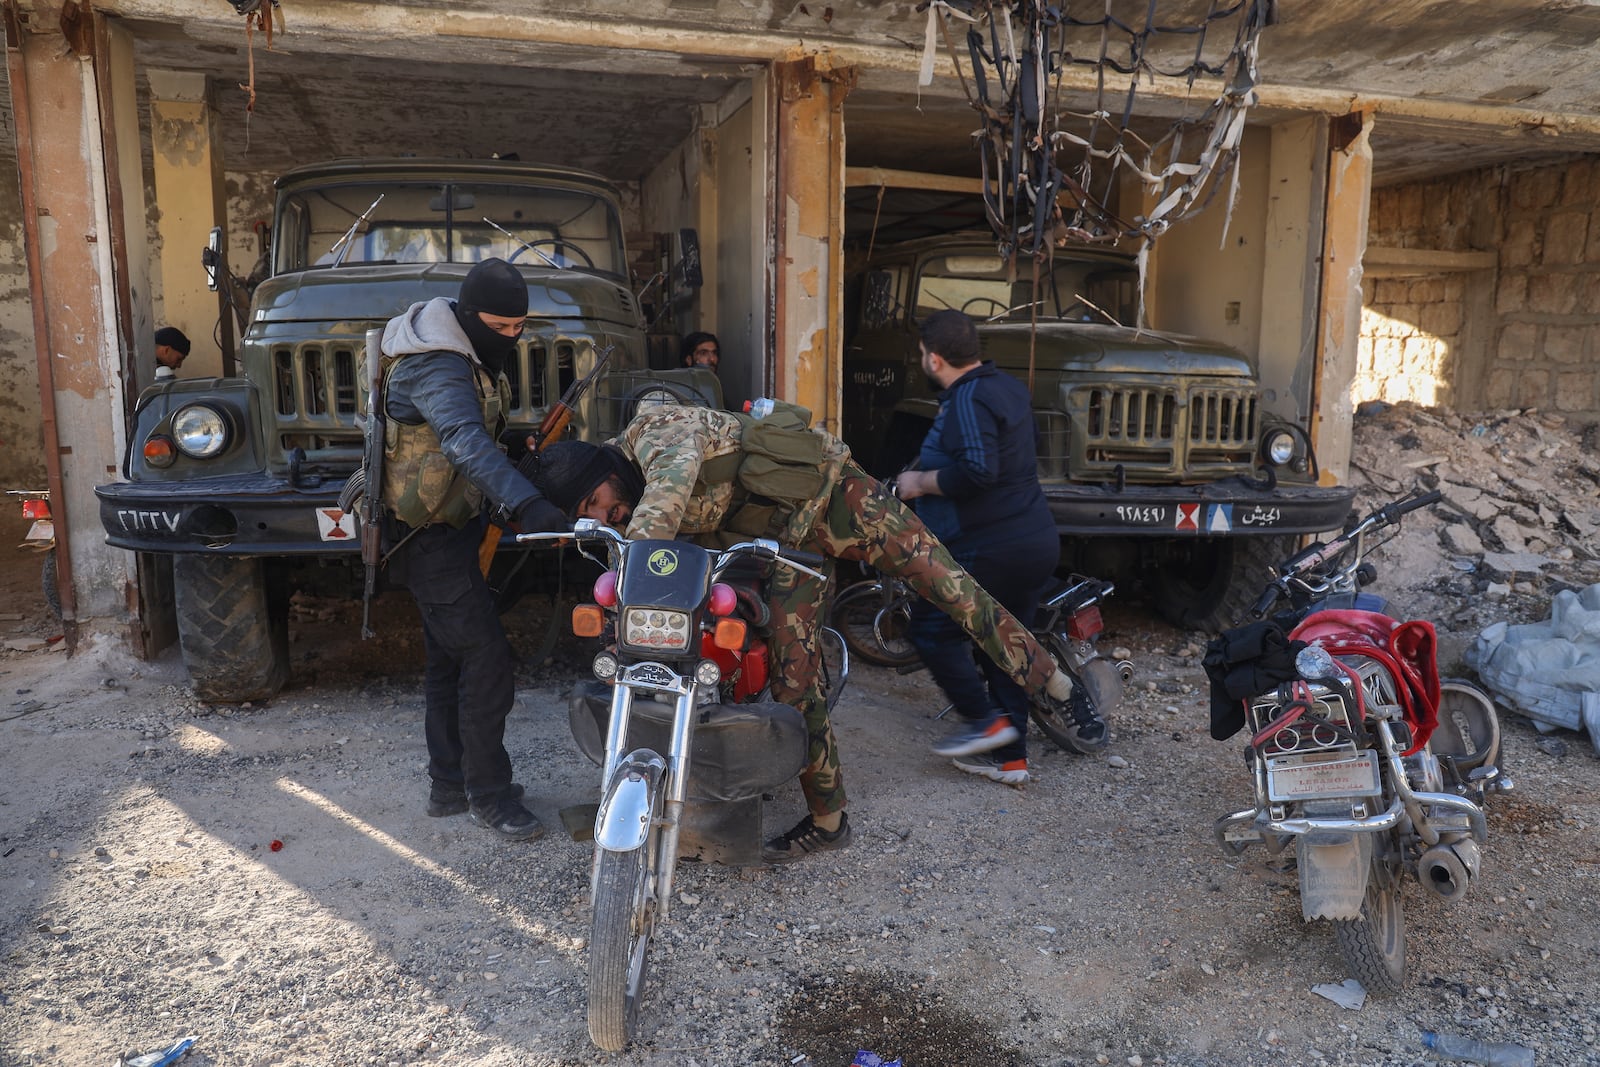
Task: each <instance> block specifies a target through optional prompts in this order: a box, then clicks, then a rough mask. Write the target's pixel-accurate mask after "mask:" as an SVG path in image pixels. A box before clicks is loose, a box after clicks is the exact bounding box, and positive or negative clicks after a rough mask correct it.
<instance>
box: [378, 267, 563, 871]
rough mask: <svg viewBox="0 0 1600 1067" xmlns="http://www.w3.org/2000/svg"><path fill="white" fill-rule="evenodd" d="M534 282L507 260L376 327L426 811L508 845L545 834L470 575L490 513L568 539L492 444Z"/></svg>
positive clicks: (487, 596) (501, 655)
mask: <svg viewBox="0 0 1600 1067" xmlns="http://www.w3.org/2000/svg"><path fill="white" fill-rule="evenodd" d="M527 312H528V284H527V281H526V280H525V279H524V278H523V277H522V275H521V273H520V272H518V270H517V269H516V268H515V267H513V266H512V265H511V264H509V263H507V262H505V261H504V260H500V259H487V260H484V261H483V262H482V263H479V264H478V265H477V266H475V267H473V268H472V271H471V273H469V274H468V275H467V278H466V281H465V282H463V283H462V286H461V293H460V296H459V298H458V299H456V300H454V301H451V300H448V299H446V298H444V297H437V298H435V299H433V300H429V301H426V302H424V303H419V304H413V305H412V306H411V307H410V308H408V309H407V310H406V312H405V314H403V315H400V316H397V317H396V318H393V319H390V320H389V323H388V325H387V326H386V327H385V328H384V331H383V360H382V373H383V375H384V393H385V402H384V411H385V414H386V415H387V418H388V425H387V434H388V435H387V437H386V439H385V448H384V471H383V503H384V507H385V509H386V511H387V513H388V516H389V518H390V520H391V529H389V530H388V531H386V537H385V541H386V550H387V551H388V552H389V553H391V555H390V563H389V565H390V574H391V576H392V577H393V578H395V579H397V580H399V581H401V582H403V583H404V584H405V585H406V587H407V588H409V589H410V590H411V595H412V596H413V597H415V598H416V601H417V607H418V609H419V610H420V611H421V613H422V639H423V647H424V649H425V652H426V656H427V659H426V666H425V675H424V677H425V682H424V687H425V699H426V704H427V713H426V719H425V732H426V735H427V741H428V774H429V776H430V778H431V779H432V789H431V790H430V792H429V796H428V814H429V815H433V816H445V815H458V814H460V813H461V812H464V811H470V812H471V814H472V820H473V821H474V822H476V823H477V824H478V825H480V826H485V827H488V828H489V829H491V830H493V831H494V832H495V833H497V834H500V835H501V836H503V837H507V838H512V839H517V840H531V839H533V838H536V837H538V836H540V835H541V834H543V833H544V827H543V826H542V825H541V824H540V822H539V820H538V818H537V817H536V816H535V815H534V814H533V813H532V812H530V811H529V810H528V809H527V808H526V807H524V806H523V804H522V800H521V797H522V792H523V791H522V787H521V786H520V785H516V784H514V783H513V782H512V775H511V757H510V756H509V755H508V754H507V752H506V748H505V724H506V716H507V715H508V714H509V713H510V711H511V704H512V699H513V684H512V655H511V645H510V643H509V642H508V641H507V640H506V635H505V630H504V629H502V628H501V626H500V617H499V614H498V613H497V612H496V611H495V604H494V596H493V594H492V593H490V591H489V587H488V585H487V584H486V583H485V582H484V579H483V574H482V573H481V572H480V570H479V567H478V545H479V543H480V542H481V541H482V539H483V533H484V528H485V516H484V514H483V510H484V506H485V503H486V502H487V504H488V505H489V506H490V507H491V508H492V509H493V513H494V517H495V519H496V521H497V522H499V523H501V524H505V523H510V524H513V525H515V526H517V527H518V528H520V529H523V530H548V529H565V528H566V526H567V523H566V521H565V519H564V518H563V516H562V514H561V512H560V511H559V510H557V509H556V508H555V507H554V506H552V505H551V504H550V503H549V502H547V501H546V500H545V499H544V498H543V497H542V496H541V495H540V494H539V491H538V490H537V489H535V488H534V487H533V485H532V484H531V483H530V482H529V481H528V479H527V478H525V477H523V476H522V475H521V474H520V473H518V471H517V468H516V467H515V466H513V465H512V463H511V461H510V460H508V459H507V458H506V456H505V454H504V453H503V452H502V451H501V450H500V449H499V447H498V446H497V445H496V443H495V442H496V437H497V436H498V435H499V433H500V431H501V429H502V428H503V423H504V421H505V404H506V397H507V395H508V387H507V382H506V378H505V374H504V369H505V365H506V363H507V361H508V360H510V359H511V358H513V356H514V355H515V353H516V351H517V339H518V338H519V337H520V336H521V335H522V329H523V323H524V318H525V316H526V315H527Z"/></svg>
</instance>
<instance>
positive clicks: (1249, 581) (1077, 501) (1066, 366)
mask: <svg viewBox="0 0 1600 1067" xmlns="http://www.w3.org/2000/svg"><path fill="white" fill-rule="evenodd" d="M1138 300H1139V272H1138V267H1137V264H1136V262H1135V261H1134V260H1133V258H1132V257H1130V256H1127V255H1124V254H1121V253H1118V252H1114V251H1110V250H1102V249H1092V248H1076V249H1058V250H1057V251H1056V252H1055V255H1054V258H1053V260H1052V261H1051V262H1050V263H1049V264H1047V265H1041V268H1040V271H1039V278H1038V284H1037V288H1036V287H1035V284H1034V272H1033V267H1032V264H1030V263H1023V264H1020V265H1019V266H1018V267H1017V268H1016V269H1015V270H1012V269H1011V265H1010V264H1008V263H1007V262H1006V261H1005V260H1004V259H1003V258H1002V257H1001V256H1000V255H999V254H998V253H997V252H996V250H995V242H994V238H993V237H992V236H991V235H990V234H988V233H962V234H952V235H944V236H940V237H930V238H925V239H922V240H918V241H912V242H907V243H905V244H901V245H896V246H891V247H888V248H884V249H880V250H879V251H878V252H876V253H875V254H874V255H873V256H872V258H871V260H870V262H868V263H867V264H866V265H865V269H863V270H861V271H860V272H859V274H858V275H856V276H854V277H853V278H852V281H851V286H850V290H849V304H850V306H849V307H848V308H847V310H846V317H847V320H848V321H849V322H850V323H851V324H852V326H853V332H851V333H850V335H849V336H848V339H847V341H846V344H845V355H844V361H845V367H844V370H845V382H846V386H845V391H844V392H845V403H844V436H845V440H846V441H847V442H848V443H849V444H850V446H851V449H852V450H853V451H854V452H855V454H856V456H857V458H858V459H859V460H861V461H862V462H863V463H864V464H865V465H866V466H867V468H868V469H869V470H871V471H872V472H873V473H875V474H877V475H879V476H883V477H887V476H890V475H893V474H895V473H896V472H898V471H899V470H901V469H903V468H904V466H905V465H906V464H907V463H909V462H911V461H912V460H913V459H915V457H916V455H917V451H918V449H919V447H920V445H921V442H922V439H923V437H924V436H925V435H926V433H927V431H928V428H929V426H930V425H931V424H932V419H933V417H934V415H935V413H936V412H937V410H938V401H937V399H936V396H935V390H934V387H933V386H932V384H931V383H930V382H929V381H928V379H927V378H926V376H925V375H924V374H923V373H922V371H921V367H920V362H919V350H918V343H917V333H916V323H917V322H918V321H920V320H921V319H923V318H925V317H926V316H928V315H929V314H931V313H933V312H935V311H938V310H940V309H943V308H955V309H957V310H960V311H963V312H966V313H967V314H968V315H970V316H972V317H973V318H974V320H975V321H976V323H977V327H978V334H979V336H980V338H981V339H982V344H983V351H984V355H985V357H986V358H989V359H992V360H994V361H995V363H996V364H997V365H998V366H1000V367H1001V368H1003V369H1005V370H1006V371H1009V372H1010V373H1011V374H1013V375H1016V376H1017V377H1018V378H1020V379H1022V380H1023V381H1028V380H1029V376H1030V373H1031V378H1032V391H1033V398H1034V416H1035V424H1036V429H1037V438H1036V440H1037V444H1038V452H1039V478H1040V481H1041V483H1042V484H1043V486H1044V492H1045V496H1046V498H1047V499H1048V500H1049V503H1050V510H1051V512H1052V514H1053V515H1054V516H1055V520H1056V525H1057V527H1058V528H1059V529H1060V531H1061V535H1062V538H1063V563H1064V564H1065V565H1069V566H1071V567H1073V568H1074V569H1079V570H1083V571H1085V572H1087V573H1093V574H1097V575H1101V576H1105V577H1115V578H1118V579H1119V580H1121V581H1125V582H1126V581H1129V580H1137V581H1138V582H1139V583H1140V584H1141V585H1142V586H1143V588H1144V589H1145V590H1146V592H1147V593H1148V594H1149V595H1150V597H1151V599H1152V600H1153V602H1154V605H1155V606H1156V607H1157V608H1158V609H1159V610H1160V612H1161V613H1162V614H1163V615H1164V616H1165V617H1166V618H1167V619H1169V620H1170V621H1171V622H1173V623H1174V624H1175V625H1179V626H1184V627H1189V628H1195V629H1217V628H1220V627H1225V626H1229V625H1233V624H1235V623H1236V622H1238V621H1239V620H1240V619H1241V618H1242V617H1243V616H1244V614H1245V612H1246V610H1247V609H1248V607H1249V605H1250V603H1251V601H1253V600H1254V598H1255V596H1256V595H1257V594H1259V593H1260V591H1261V587H1262V584H1263V583H1264V581H1265V580H1266V577H1267V575H1266V567H1267V566H1268V565H1269V564H1270V563H1273V562H1276V561H1278V560H1281V559H1282V558H1284V557H1285V556H1287V555H1288V554H1289V552H1290V551H1292V541H1293V538H1294V537H1295V536H1296V535H1299V534H1302V533H1312V532H1318V531H1323V530H1329V529H1334V528H1337V527H1339V526H1340V525H1341V524H1342V523H1343V522H1344V520H1345V518H1346V517H1347V515H1348V514H1349V511H1350V504H1351V501H1352V500H1353V498H1354V495H1355V492H1354V490H1353V489H1351V488H1348V487H1340V486H1333V485H1321V484H1319V481H1320V477H1319V474H1320V472H1319V471H1318V469H1317V461H1316V456H1315V454H1314V452H1313V450H1312V446H1311V439H1310V437H1309V436H1308V435H1307V433H1306V431H1305V429H1304V428H1303V427H1301V426H1299V425H1297V424H1295V423H1293V422H1290V421H1288V420H1286V419H1283V418H1280V417H1278V416H1276V415H1274V414H1272V413H1271V412H1268V411H1267V410H1266V408H1265V406H1264V405H1263V403H1262V400H1261V389H1260V386H1259V383H1258V381H1257V379H1256V375H1255V371H1254V369H1253V368H1252V366H1251V364H1250V362H1249V360H1247V359H1246V358H1245V357H1244V356H1243V355H1241V354H1240V353H1238V352H1237V351H1234V350H1232V349H1229V348H1227V347H1225V346H1223V345H1220V344H1214V343H1211V342H1207V341H1201V340H1197V339H1194V338H1190V337H1179V336H1174V335H1172V334H1167V333H1161V332H1156V331H1152V330H1140V329H1133V328H1130V327H1129V326H1127V325H1124V324H1127V323H1134V322H1137V321H1138ZM1030 367H1031V371H1030Z"/></svg>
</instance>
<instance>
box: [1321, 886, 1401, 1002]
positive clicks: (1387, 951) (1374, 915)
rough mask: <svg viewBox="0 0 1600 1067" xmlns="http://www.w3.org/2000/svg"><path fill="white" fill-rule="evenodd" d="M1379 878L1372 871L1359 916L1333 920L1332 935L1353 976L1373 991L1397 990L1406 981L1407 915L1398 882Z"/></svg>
mask: <svg viewBox="0 0 1600 1067" xmlns="http://www.w3.org/2000/svg"><path fill="white" fill-rule="evenodd" d="M1379 881H1380V879H1379V877H1378V872H1377V871H1376V870H1374V871H1373V872H1372V873H1371V875H1370V876H1369V877H1368V879H1367V894H1366V897H1365V898H1364V899H1363V900H1362V901H1361V918H1359V919H1339V920H1335V921H1334V924H1333V937H1334V940H1335V941H1336V942H1338V945H1339V952H1340V953H1341V954H1342V955H1343V956H1344V962H1345V966H1347V967H1349V968H1350V976H1351V977H1352V978H1354V979H1355V980H1356V981H1358V982H1360V983H1361V984H1362V985H1364V986H1366V987H1367V989H1369V990H1371V991H1372V992H1374V993H1398V992H1400V989H1401V987H1402V986H1404V985H1405V980H1406V915H1405V910H1404V909H1403V908H1402V907H1401V906H1400V885H1399V883H1398V881H1397V880H1393V879H1391V880H1389V884H1388V885H1387V886H1383V885H1379Z"/></svg>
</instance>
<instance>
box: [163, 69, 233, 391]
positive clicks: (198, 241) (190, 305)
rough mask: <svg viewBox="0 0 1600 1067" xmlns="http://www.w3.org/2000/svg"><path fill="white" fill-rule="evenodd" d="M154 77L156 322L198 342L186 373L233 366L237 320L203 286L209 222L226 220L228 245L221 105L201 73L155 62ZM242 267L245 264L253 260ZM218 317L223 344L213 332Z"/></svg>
mask: <svg viewBox="0 0 1600 1067" xmlns="http://www.w3.org/2000/svg"><path fill="white" fill-rule="evenodd" d="M149 77H150V144H151V152H152V157H153V159H154V163H155V182H156V213H157V221H156V232H157V233H158V234H159V236H160V240H161V252H160V258H159V262H158V266H159V269H160V275H161V303H160V310H159V313H158V317H159V318H160V320H161V322H160V323H159V325H163V326H176V327H177V328H178V329H180V330H182V331H183V332H184V333H185V334H187V335H188V337H189V342H190V344H192V345H193V346H194V348H193V350H192V351H191V352H190V353H189V358H188V359H187V360H186V361H185V362H184V364H183V376H184V377H185V378H195V377H203V376H206V375H221V374H232V373H233V372H234V371H233V320H232V318H231V316H230V315H229V314H227V313H226V306H225V305H224V303H223V301H222V294H221V293H220V292H216V293H213V292H211V291H210V290H209V289H207V288H206V275H205V271H204V269H203V268H202V267H201V265H200V252H201V250H202V249H203V248H205V247H206V240H207V238H208V237H209V236H210V234H211V229H212V227H214V226H221V227H224V232H223V242H222V247H224V248H226V247H227V246H228V242H227V232H226V227H227V224H228V202H227V196H226V193H225V189H224V184H223V172H222V146H221V144H220V130H219V129H218V123H217V114H216V110H215V109H214V108H213V107H212V106H211V104H210V100H209V97H208V92H207V87H206V76H205V75H204V74H192V73H185V72H178V71H170V70H152V71H150V72H149ZM230 266H238V265H237V264H230ZM243 269H244V270H245V271H248V270H249V269H250V267H249V264H245V265H244V267H243ZM218 323H221V334H220V336H221V338H222V345H221V347H220V348H219V347H218V345H217V342H216V339H215V338H216V337H217V336H218V334H217V333H216V330H217V324H218Z"/></svg>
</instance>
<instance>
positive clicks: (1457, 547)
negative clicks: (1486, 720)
mask: <svg viewBox="0 0 1600 1067" xmlns="http://www.w3.org/2000/svg"><path fill="white" fill-rule="evenodd" d="M1597 434H1600V429H1597V428H1595V427H1589V428H1587V429H1586V428H1583V427H1578V426H1574V425H1571V424H1569V423H1568V422H1567V421H1566V420H1565V419H1563V418H1562V417H1561V416H1559V415H1553V414H1547V413H1544V412H1540V411H1536V410H1532V409H1528V410H1521V411H1515V410H1513V411H1494V412H1484V413H1478V414H1456V413H1453V412H1449V411H1444V410H1432V409H1424V408H1420V407H1417V406H1415V405H1412V404H1397V405H1386V404H1381V403H1369V404H1363V405H1362V406H1361V407H1360V408H1358V409H1357V412H1356V418H1355V429H1354V442H1353V445H1354V448H1353V453H1352V459H1351V465H1350V477H1349V480H1350V483H1351V484H1353V485H1355V486H1356V487H1357V490H1358V493H1357V501H1356V506H1357V507H1358V508H1360V509H1361V510H1362V511H1363V512H1365V511H1366V510H1370V509H1371V508H1373V507H1375V506H1377V505H1379V504H1382V503H1385V502H1387V501H1389V500H1394V499H1397V498H1399V497H1401V496H1405V495H1410V494H1411V493H1414V492H1418V491H1422V490H1426V489H1439V490H1440V491H1441V492H1442V493H1443V494H1444V499H1443V500H1442V501H1441V502H1440V503H1439V504H1437V505H1435V506H1434V507H1432V508H1428V509H1423V510H1421V511H1417V512H1413V513H1412V514H1410V515H1408V516H1406V518H1405V520H1404V524H1403V526H1402V529H1401V531H1400V533H1399V534H1398V535H1396V537H1395V539H1394V540H1393V541H1392V542H1390V543H1388V544H1386V545H1385V546H1384V548H1382V549H1381V550H1379V554H1378V555H1377V556H1376V557H1375V562H1376V563H1377V565H1378V568H1379V579H1378V586H1377V587H1376V591H1378V592H1381V593H1382V594H1383V595H1384V596H1386V597H1388V598H1389V599H1390V600H1391V601H1392V602H1393V603H1394V605H1395V607H1396V608H1397V609H1398V610H1399V611H1400V612H1402V613H1403V614H1406V615H1409V616H1411V617H1414V618H1429V619H1432V620H1433V622H1434V623H1435V625H1436V626H1438V628H1439V630H1440V634H1441V638H1442V639H1445V638H1449V639H1453V640H1451V641H1450V642H1449V643H1450V644H1453V645H1455V646H1456V647H1459V645H1460V643H1461V642H1470V641H1471V640H1472V639H1473V638H1475V637H1476V635H1477V633H1478V632H1479V631H1480V630H1481V629H1483V628H1484V627H1485V626H1488V625H1490V624H1492V623H1495V622H1500V621H1510V622H1514V623H1516V622H1529V621H1533V620H1536V619H1542V618H1545V617H1547V616H1548V614H1549V610H1550V600H1551V598H1552V597H1553V596H1554V595H1555V594H1556V593H1558V592H1560V591H1561V590H1563V589H1582V588H1585V587H1587V586H1589V585H1591V584H1593V583H1595V582H1600V537H1597V533H1600V462H1597V461H1596V459H1595V458H1594V451H1595V450H1594V448H1593V447H1592V444H1593V441H1592V440H1591V439H1592V438H1594V437H1596V436H1597ZM1442 644H1444V642H1443V641H1442ZM1446 666H1448V665H1447V664H1446Z"/></svg>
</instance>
